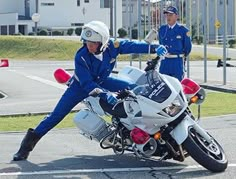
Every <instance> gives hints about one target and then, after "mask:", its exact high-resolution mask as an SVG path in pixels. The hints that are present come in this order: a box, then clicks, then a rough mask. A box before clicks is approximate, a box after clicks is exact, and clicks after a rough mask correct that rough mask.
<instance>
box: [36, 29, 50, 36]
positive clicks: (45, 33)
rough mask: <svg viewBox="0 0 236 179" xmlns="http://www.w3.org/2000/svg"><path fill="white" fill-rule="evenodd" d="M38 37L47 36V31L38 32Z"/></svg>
mask: <svg viewBox="0 0 236 179" xmlns="http://www.w3.org/2000/svg"><path fill="white" fill-rule="evenodd" d="M38 35H42V36H47V35H48V31H47V30H40V32H39V33H38Z"/></svg>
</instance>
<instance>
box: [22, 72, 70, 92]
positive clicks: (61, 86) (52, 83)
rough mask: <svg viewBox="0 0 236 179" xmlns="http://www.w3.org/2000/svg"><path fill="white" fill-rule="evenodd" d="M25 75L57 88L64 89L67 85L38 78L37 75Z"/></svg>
mask: <svg viewBox="0 0 236 179" xmlns="http://www.w3.org/2000/svg"><path fill="white" fill-rule="evenodd" d="M26 77H27V78H30V79H32V80H35V81H39V82H41V83H44V84H47V85H50V86H53V87H56V88H59V89H64V90H65V89H66V88H67V86H65V85H62V84H59V83H57V82H54V81H50V80H46V79H44V78H40V77H38V76H31V75H27V76H26Z"/></svg>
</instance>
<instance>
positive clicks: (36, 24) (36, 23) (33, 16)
mask: <svg viewBox="0 0 236 179" xmlns="http://www.w3.org/2000/svg"><path fill="white" fill-rule="evenodd" d="M38 12H39V0H35V13H34V14H33V15H32V21H33V22H34V32H35V35H37V32H38V22H39V20H40V14H39V13H38Z"/></svg>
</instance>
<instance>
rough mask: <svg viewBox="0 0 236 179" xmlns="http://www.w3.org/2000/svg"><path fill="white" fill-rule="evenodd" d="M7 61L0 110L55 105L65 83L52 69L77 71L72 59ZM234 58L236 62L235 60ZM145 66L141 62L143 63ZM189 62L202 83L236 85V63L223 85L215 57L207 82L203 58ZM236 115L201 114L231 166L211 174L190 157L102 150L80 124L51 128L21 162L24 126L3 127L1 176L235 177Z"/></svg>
mask: <svg viewBox="0 0 236 179" xmlns="http://www.w3.org/2000/svg"><path fill="white" fill-rule="evenodd" d="M9 62H10V66H9V67H6V68H0V91H1V94H2V95H3V96H4V98H1V99H0V116H7V115H22V114H34V113H48V112H50V111H52V110H53V108H54V106H55V105H56V103H57V101H58V99H59V98H60V96H61V95H62V94H63V92H64V90H65V88H66V86H64V85H61V84H58V83H57V82H56V81H55V80H54V77H53V72H54V70H55V69H57V68H65V69H67V70H68V71H69V72H71V73H73V68H74V66H73V61H45V60H44V61H30V62H29V61H18V60H11V59H10V61H9ZM230 63H232V64H234V65H236V61H231V62H230ZM125 65H129V62H120V63H118V64H117V68H116V69H115V70H117V71H119V70H120V69H121V68H123V67H124V66H125ZM133 66H137V67H138V66H140V63H139V62H133ZM144 67H145V63H142V64H141V68H144ZM190 67H191V68H190V77H191V78H192V79H194V80H195V81H197V82H199V83H200V84H201V85H207V86H208V87H209V86H212V87H215V89H216V90H220V89H228V92H234V90H236V80H235V79H236V68H234V67H229V68H227V84H226V85H223V78H222V74H223V68H222V67H221V68H217V67H216V62H208V65H207V68H208V80H207V82H206V83H205V82H204V78H203V77H204V75H203V72H204V69H203V62H202V61H196V62H191V64H190ZM81 105H82V104H79V105H78V106H76V107H75V109H74V110H78V109H80V108H81ZM216 110H217V109H216ZM235 118H236V115H228V116H219V117H213V118H208V119H207V120H205V119H203V120H202V125H203V127H204V128H205V129H207V130H208V131H209V132H210V133H211V134H212V135H213V136H214V137H215V138H216V139H217V140H218V142H219V143H220V144H222V146H223V148H224V149H225V151H226V154H227V156H228V159H229V167H228V169H227V170H226V172H223V173H218V174H213V173H211V172H209V171H207V170H206V169H204V168H202V167H200V166H198V164H197V163H196V162H195V161H193V160H192V159H191V158H190V157H189V158H187V159H186V161H184V162H183V163H180V162H176V161H173V160H170V161H164V162H154V161H148V160H140V159H137V158H135V157H134V156H132V155H130V154H125V155H124V156H116V155H114V154H113V152H112V150H102V149H101V148H100V147H99V145H98V144H97V143H96V142H95V141H90V140H87V139H86V138H84V137H83V136H80V135H79V134H78V130H77V129H76V128H71V129H66V130H57V129H53V130H52V131H50V132H49V133H48V134H47V135H46V136H45V137H43V138H42V139H41V140H40V142H39V144H38V145H37V146H36V148H35V150H34V151H33V152H32V153H31V155H30V157H29V160H27V161H20V162H13V161H11V160H12V155H13V154H14V153H15V152H16V151H17V150H18V147H19V145H20V142H21V140H22V138H23V136H24V135H25V132H8V133H6V132H0V145H1V146H0V154H1V155H0V161H1V162H0V178H24V179H25V178H83V179H88V178H89V179H90V178H96V179H99V178H101V179H104V178H108V179H119V178H130V179H131V178H137V179H138V178H140V179H141V178H142V179H144V178H145V179H146V178H148V179H149V178H212V179H213V178H214V179H215V178H230V179H231V178H235V174H236V158H235V146H236V138H235V136H236V135H235V131H236V130H235V126H236V123H235V122H236V121H235ZM213 124H214V125H213ZM16 125H17V124H16Z"/></svg>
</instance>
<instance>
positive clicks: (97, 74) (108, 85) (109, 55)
mask: <svg viewBox="0 0 236 179" xmlns="http://www.w3.org/2000/svg"><path fill="white" fill-rule="evenodd" d="M157 47H158V45H151V48H150V52H151V53H156V50H155V49H156V48H157ZM148 52H149V45H148V44H146V43H144V42H132V41H128V40H122V41H115V42H114V41H112V40H110V41H109V43H108V47H107V48H106V50H105V51H104V52H103V53H102V57H101V58H102V59H98V58H96V57H95V56H94V55H93V54H91V53H89V51H88V49H87V46H86V45H84V46H83V47H82V48H80V49H79V50H78V52H77V53H76V56H75V72H74V73H75V74H74V76H73V77H72V79H71V80H70V81H71V82H70V85H69V87H68V88H67V89H66V91H65V92H64V94H63V95H62V97H61V99H60V100H59V102H58V103H57V105H56V107H55V109H54V110H53V112H52V113H50V114H49V115H47V116H46V117H45V118H44V120H42V122H41V123H40V124H39V125H38V126H37V127H36V128H35V133H36V134H38V135H39V136H43V135H45V134H46V133H47V132H48V131H49V130H51V129H52V128H53V127H54V126H56V125H57V124H58V123H59V122H60V121H61V120H62V119H63V118H64V117H65V116H66V115H67V114H68V113H69V112H70V111H71V110H72V109H73V108H74V106H76V105H77V104H78V103H79V102H81V101H82V100H83V99H85V98H86V97H88V95H89V93H90V92H91V91H92V90H94V89H95V88H102V89H106V90H109V91H113V92H115V91H118V90H122V89H125V88H132V87H134V84H130V83H128V82H125V81H122V80H119V79H116V78H113V77H110V76H109V75H110V74H111V72H112V69H113V68H114V65H115V62H116V58H117V56H118V55H119V54H130V53H148Z"/></svg>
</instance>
